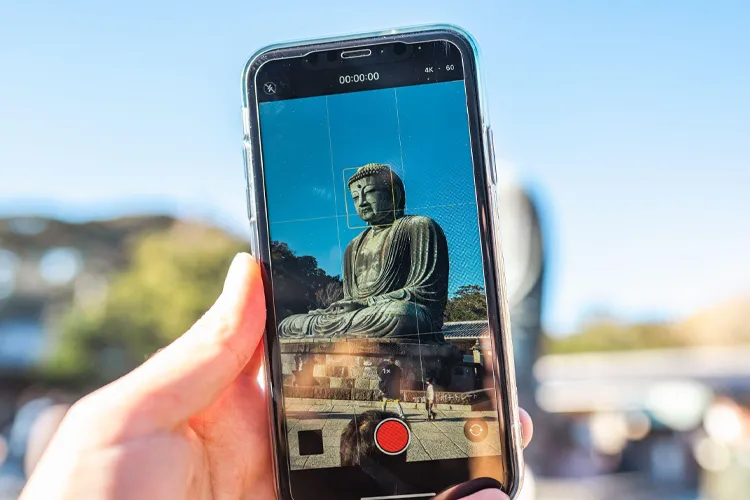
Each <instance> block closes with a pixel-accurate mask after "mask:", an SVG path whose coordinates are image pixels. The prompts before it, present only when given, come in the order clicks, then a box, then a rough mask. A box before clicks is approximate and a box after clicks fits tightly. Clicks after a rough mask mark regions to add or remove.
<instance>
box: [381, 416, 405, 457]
mask: <svg viewBox="0 0 750 500" xmlns="http://www.w3.org/2000/svg"><path fill="white" fill-rule="evenodd" d="M410 442H411V432H409V427H407V426H406V424H405V423H404V422H403V421H401V420H399V419H397V418H386V419H385V420H382V421H381V422H380V423H379V424H378V426H377V427H375V444H376V445H377V446H378V449H379V450H380V451H382V452H383V453H385V454H386V455H398V454H400V453H403V452H405V451H406V449H407V448H408V447H409V443H410Z"/></svg>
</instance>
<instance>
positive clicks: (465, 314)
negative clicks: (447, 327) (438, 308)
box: [445, 285, 487, 321]
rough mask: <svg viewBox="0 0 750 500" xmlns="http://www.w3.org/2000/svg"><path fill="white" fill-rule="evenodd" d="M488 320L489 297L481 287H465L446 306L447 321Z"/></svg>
mask: <svg viewBox="0 0 750 500" xmlns="http://www.w3.org/2000/svg"><path fill="white" fill-rule="evenodd" d="M486 319H487V297H486V296H485V294H484V288H483V287H481V286H479V285H464V286H462V287H460V288H459V289H458V291H457V292H456V294H455V295H454V296H453V298H452V299H449V300H448V303H447V304H446V306H445V321H477V320H486Z"/></svg>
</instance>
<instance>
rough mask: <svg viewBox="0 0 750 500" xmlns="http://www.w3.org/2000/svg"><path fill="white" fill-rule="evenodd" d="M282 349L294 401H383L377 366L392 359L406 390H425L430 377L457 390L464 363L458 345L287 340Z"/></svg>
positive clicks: (288, 389)
mask: <svg viewBox="0 0 750 500" xmlns="http://www.w3.org/2000/svg"><path fill="white" fill-rule="evenodd" d="M280 348H281V362H282V372H283V375H284V390H285V394H286V395H287V396H288V397H306V398H313V397H314V398H319V399H355V400H368V401H373V400H377V399H379V397H380V393H379V391H378V383H379V379H378V373H377V366H378V365H379V364H380V363H381V362H383V361H384V360H386V359H388V358H389V357H390V356H395V358H396V364H398V366H399V367H401V370H402V373H403V375H402V379H401V389H402V391H404V392H407V391H421V390H423V389H424V385H423V381H424V379H425V378H426V377H432V378H433V380H434V383H435V386H436V388H437V389H438V390H441V391H451V390H455V388H453V387H452V385H453V384H452V378H453V371H454V368H455V367H456V366H458V365H459V364H461V363H462V362H463V355H462V353H461V351H460V349H458V348H457V347H456V346H454V345H452V344H448V343H442V344H415V343H407V342H403V341H402V340H398V339H343V338H336V339H315V340H300V339H282V340H281V341H280Z"/></svg>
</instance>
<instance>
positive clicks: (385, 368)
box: [378, 356, 406, 419]
mask: <svg viewBox="0 0 750 500" xmlns="http://www.w3.org/2000/svg"><path fill="white" fill-rule="evenodd" d="M378 377H379V378H380V383H379V384H378V388H379V389H380V393H381V398H382V401H383V411H385V409H386V408H387V407H388V403H390V402H392V403H396V406H397V407H398V414H399V415H400V416H401V418H404V419H405V418H406V416H405V415H404V409H403V408H401V368H399V367H398V365H397V364H396V356H391V357H390V358H388V361H383V362H382V363H380V364H379V365H378Z"/></svg>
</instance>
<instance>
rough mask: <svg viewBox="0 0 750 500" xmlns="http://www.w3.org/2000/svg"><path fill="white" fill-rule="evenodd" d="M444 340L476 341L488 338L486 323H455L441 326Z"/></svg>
mask: <svg viewBox="0 0 750 500" xmlns="http://www.w3.org/2000/svg"><path fill="white" fill-rule="evenodd" d="M443 336H445V340H462V339H478V338H483V337H488V336H489V328H488V325H487V322H486V321H455V322H451V323H445V324H444V325H443Z"/></svg>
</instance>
